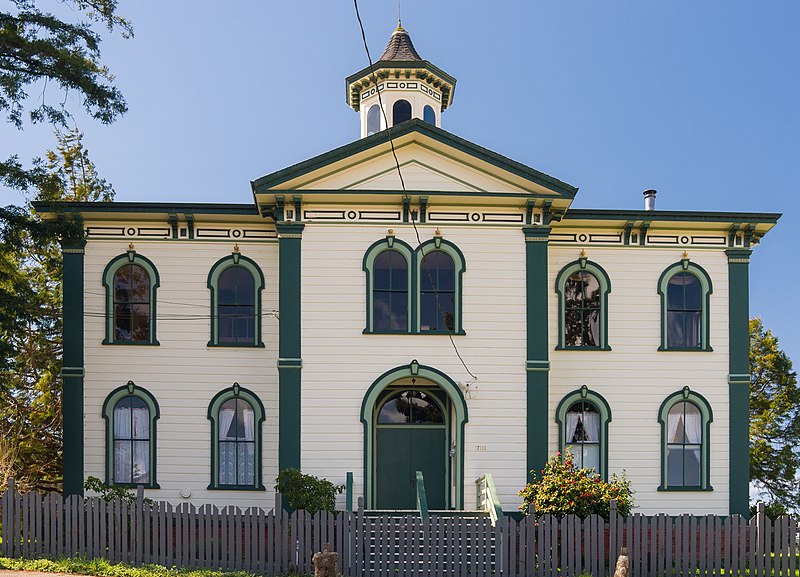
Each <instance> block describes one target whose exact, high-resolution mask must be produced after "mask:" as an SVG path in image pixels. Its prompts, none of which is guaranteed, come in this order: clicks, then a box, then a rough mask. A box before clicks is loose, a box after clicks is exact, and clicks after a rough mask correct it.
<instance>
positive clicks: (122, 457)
mask: <svg viewBox="0 0 800 577" xmlns="http://www.w3.org/2000/svg"><path fill="white" fill-rule="evenodd" d="M114 482H115V483H130V482H131V443H130V441H116V442H115V443H114Z"/></svg>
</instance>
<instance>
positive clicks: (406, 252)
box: [361, 236, 415, 334]
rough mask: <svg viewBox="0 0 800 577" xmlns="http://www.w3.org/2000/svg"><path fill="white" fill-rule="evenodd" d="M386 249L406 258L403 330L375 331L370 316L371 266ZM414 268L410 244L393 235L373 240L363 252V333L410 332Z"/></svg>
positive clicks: (371, 301) (371, 292) (412, 250)
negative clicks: (364, 320) (406, 297)
mask: <svg viewBox="0 0 800 577" xmlns="http://www.w3.org/2000/svg"><path fill="white" fill-rule="evenodd" d="M387 250H394V251H397V252H398V253H400V254H401V255H403V257H404V258H405V259H406V267H407V269H406V270H407V276H406V282H407V287H408V291H407V292H408V309H407V317H408V318H407V323H406V324H407V327H406V330H405V331H375V329H374V325H373V318H372V308H373V288H372V277H373V272H372V271H373V267H374V266H375V259H376V258H378V255H380V254H381V253H383V252H385V251H387ZM413 268H414V249H413V248H411V246H410V245H409V244H408V243H407V242H404V241H402V240H400V239H399V238H394V237H393V236H388V237H386V238H382V239H380V240H378V241H375V242H374V243H372V244H371V245H370V247H369V248H368V249H367V252H365V253H364V259H363V261H362V263H361V270H363V271H364V273H365V274H366V276H367V285H366V286H367V291H366V292H367V295H366V298H367V303H366V307H367V310H366V317H367V323H366V327H365V328H364V333H365V334H407V333H411V332H412V329H411V319H412V318H414V316H413V313H414V309H413V306H414V304H415V303H414V302H413V298H412V295H413V294H414V283H413V281H412V271H413Z"/></svg>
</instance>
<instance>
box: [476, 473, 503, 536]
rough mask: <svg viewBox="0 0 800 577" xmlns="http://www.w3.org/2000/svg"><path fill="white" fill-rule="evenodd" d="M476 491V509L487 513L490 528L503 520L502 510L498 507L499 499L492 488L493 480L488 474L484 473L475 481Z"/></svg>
mask: <svg viewBox="0 0 800 577" xmlns="http://www.w3.org/2000/svg"><path fill="white" fill-rule="evenodd" d="M475 488H476V489H477V497H478V499H477V507H478V510H479V511H484V512H486V513H489V518H490V519H491V520H492V527H494V526H495V525H497V522H498V521H499V520H501V519H502V518H503V508H502V507H501V506H500V498H499V497H498V496H497V489H496V488H495V486H494V479H492V475H491V474H490V473H484V474H483V475H481V476H480V477H478V479H476V480H475Z"/></svg>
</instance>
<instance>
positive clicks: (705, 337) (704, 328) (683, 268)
mask: <svg viewBox="0 0 800 577" xmlns="http://www.w3.org/2000/svg"><path fill="white" fill-rule="evenodd" d="M682 272H689V273H692V274H693V275H694V276H695V277H697V279H698V280H699V281H700V285H701V288H702V291H703V294H702V297H701V298H702V311H701V313H700V346H699V347H691V348H688V347H670V346H668V343H667V284H668V283H669V279H671V278H672V277H673V275H676V274H678V273H682ZM713 292H714V286H713V285H712V284H711V277H710V276H709V274H708V273H707V272H706V269H704V268H703V267H701V266H700V265H699V264H695V263H693V262H691V261H690V260H689V259H686V258H684V259H682V260H680V261H678V262H676V263H674V264H671V265H670V266H668V267H667V268H666V269H664V272H662V273H661V276H660V277H659V278H658V294H659V295H660V296H661V346H660V347H658V350H659V351H683V352H691V351H704V352H710V351H713V350H714V349H712V348H711V345H710V335H709V332H710V325H711V322H710V316H711V293H713Z"/></svg>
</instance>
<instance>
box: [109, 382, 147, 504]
mask: <svg viewBox="0 0 800 577" xmlns="http://www.w3.org/2000/svg"><path fill="white" fill-rule="evenodd" d="M125 397H138V398H140V399H142V400H143V401H144V402H145V404H146V405H147V408H148V409H149V411H150V450H149V453H150V482H149V483H148V484H146V485H144V487H145V488H146V489H160V488H161V487H160V486H159V484H158V477H157V464H158V458H157V447H158V442H157V430H156V428H157V424H156V421H158V419H159V417H160V416H161V409H160V408H159V406H158V401H157V400H156V398H155V397H154V396H153V395H152V393H150V391H148V390H147V389H143V388H142V387H140V386H139V385H136V384H134V383H133V381H129V383H128V384H127V385H122V386H121V387H117V388H116V389H114V390H113V391H111V392H110V393H109V395H108V396H107V397H106V400H105V401H104V402H103V409H102V414H103V419H104V420H105V422H106V485H107V486H111V485H115V486H118V487H137V486H138V485H139V484H140V483H114V407H116V405H117V402H119V401H120V400H121V399H123V398H125Z"/></svg>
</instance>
